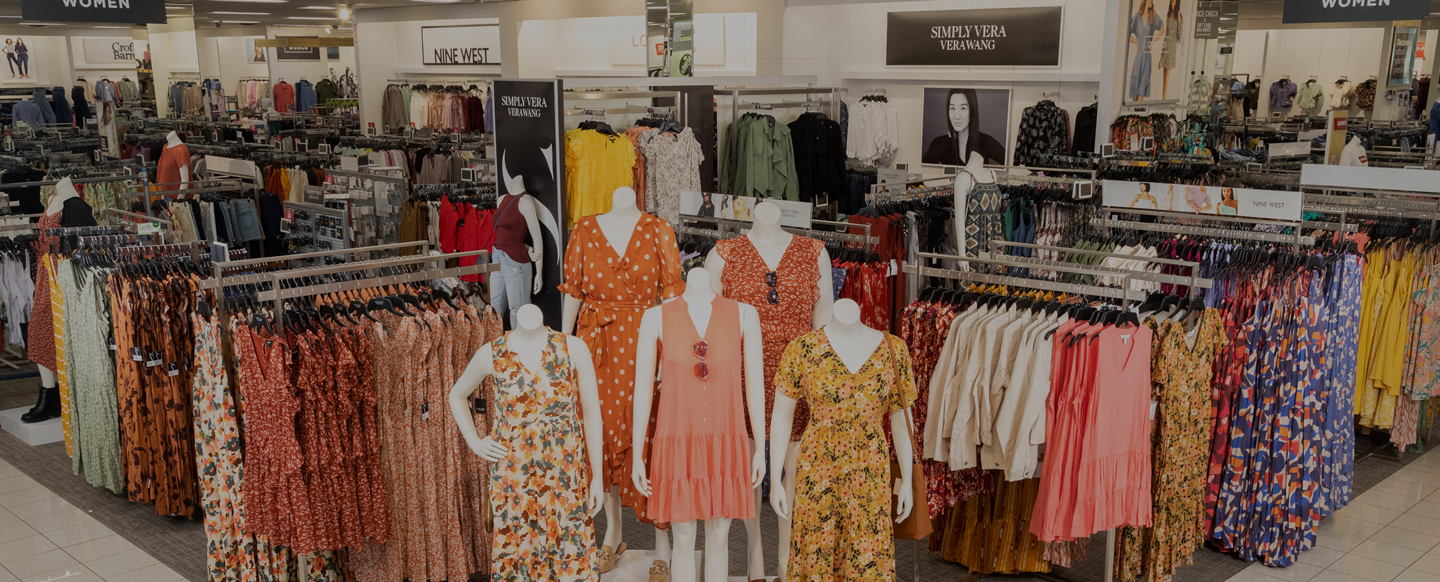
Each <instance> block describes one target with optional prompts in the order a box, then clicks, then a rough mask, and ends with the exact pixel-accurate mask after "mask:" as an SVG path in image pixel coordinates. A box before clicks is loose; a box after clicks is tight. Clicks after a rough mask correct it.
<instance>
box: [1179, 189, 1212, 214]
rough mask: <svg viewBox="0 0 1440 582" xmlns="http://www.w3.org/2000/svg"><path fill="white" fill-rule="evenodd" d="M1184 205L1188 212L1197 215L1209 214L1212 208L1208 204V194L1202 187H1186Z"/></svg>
mask: <svg viewBox="0 0 1440 582" xmlns="http://www.w3.org/2000/svg"><path fill="white" fill-rule="evenodd" d="M1185 204H1188V205H1189V206H1190V210H1191V211H1192V212H1195V213H1197V214H1204V213H1207V212H1210V208H1211V207H1212V204H1211V203H1210V193H1209V192H1207V191H1205V187H1204V186H1186V187H1185Z"/></svg>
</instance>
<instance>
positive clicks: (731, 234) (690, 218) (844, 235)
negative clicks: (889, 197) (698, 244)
mask: <svg viewBox="0 0 1440 582" xmlns="http://www.w3.org/2000/svg"><path fill="white" fill-rule="evenodd" d="M687 222H709V223H715V224H718V225H720V226H721V227H722V228H721V229H719V230H715V229H706V228H696V227H691V226H685V225H684V224H685V223H687ZM680 223H681V226H680V227H678V228H676V229H675V232H677V233H681V234H691V235H696V236H707V237H711V238H717V239H727V238H735V237H737V236H740V235H741V234H744V232H743V231H741V230H739V228H741V227H743V228H747V229H748V228H749V227H750V226H751V225H752V224H754V223H753V222H751V221H749V220H736V219H733V218H715V217H709V216H695V215H693V214H681V215H680ZM810 224H811V225H816V224H818V225H822V226H833V227H843V228H847V229H848V228H863V229H865V234H853V233H849V232H836V231H831V230H817V229H813V228H811V229H806V228H795V227H793V226H782V227H780V229H781V230H784V231H785V232H788V233H790V234H793V235H796V236H808V237H810V238H818V239H822V240H830V241H837V242H847V243H859V244H863V245H865V251H866V252H869V251H870V249H872V248H874V247H875V246H876V245H879V244H880V237H878V236H872V235H871V234H870V225H868V224H851V223H849V222H833V221H829V220H813V219H812V220H811V221H810ZM727 226H729V227H737V229H736V230H734V231H731V230H727V229H725V228H723V227H727Z"/></svg>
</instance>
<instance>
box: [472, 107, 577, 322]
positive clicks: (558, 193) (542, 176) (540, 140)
mask: <svg viewBox="0 0 1440 582" xmlns="http://www.w3.org/2000/svg"><path fill="white" fill-rule="evenodd" d="M491 91H492V94H493V95H494V98H495V106H494V108H492V109H491V110H490V112H491V114H492V115H494V116H495V150H494V151H495V173H496V180H495V181H496V182H497V186H498V188H499V190H498V192H499V193H500V195H501V196H505V195H507V194H529V195H530V196H533V197H534V198H535V201H536V202H538V203H539V208H537V210H538V212H537V214H539V216H537V218H539V222H540V234H541V238H544V239H545V240H544V242H543V243H539V244H543V245H544V253H543V254H544V257H545V258H544V261H545V264H544V265H541V266H539V267H538V268H539V270H540V273H541V275H542V277H543V280H544V281H545V286H544V287H543V288H542V289H541V291H540V293H539V294H536V295H533V296H532V297H531V300H530V301H529V303H534V304H535V305H536V306H537V307H539V308H540V310H541V311H542V312H544V313H545V325H547V326H549V327H551V328H554V329H559V328H560V323H561V322H560V313H561V295H560V290H559V289H558V288H557V285H559V283H560V281H561V276H560V266H561V265H563V264H565V261H564V252H565V242H566V241H565V233H564V230H563V229H564V226H565V222H564V221H565V196H564V192H565V156H564V155H563V152H564V151H565V138H564V131H565V123H564V115H565V107H564V105H565V104H564V101H563V98H562V97H561V95H562V91H564V89H563V86H562V85H561V81H559V80H549V81H510V80H504V79H500V80H496V81H495V83H494V85H493V88H492V89H491ZM557 151H558V152H561V153H562V155H555V152H557ZM537 243H538V241H537ZM516 303H517V304H523V303H521V302H516Z"/></svg>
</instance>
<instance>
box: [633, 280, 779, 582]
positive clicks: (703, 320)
mask: <svg viewBox="0 0 1440 582" xmlns="http://www.w3.org/2000/svg"><path fill="white" fill-rule="evenodd" d="M685 283H686V284H685V292H684V294H683V295H681V299H682V300H683V301H682V302H680V303H668V304H665V305H662V306H659V307H652V308H650V309H648V310H646V311H645V315H644V317H643V318H642V319H641V321H640V339H639V341H638V342H637V343H638V345H639V347H638V349H637V353H636V356H635V366H636V375H635V401H634V417H633V418H634V419H635V420H634V428H633V431H632V437H631V438H632V441H633V444H632V446H633V447H634V450H637V451H639V450H644V447H645V439H646V435H647V433H648V431H649V417H650V410H651V402H652V399H653V398H654V397H655V396H656V390H655V387H654V386H655V373H654V371H655V370H656V368H657V364H661V365H660V366H658V367H659V368H660V371H661V375H662V376H664V377H665V378H666V379H665V381H664V384H662V385H661V387H660V388H661V390H662V392H661V393H660V394H659V395H658V396H659V398H660V410H659V413H658V417H657V420H656V424H657V427H656V430H655V437H654V439H653V445H652V452H651V457H650V458H649V459H638V460H637V462H635V463H634V465H633V466H632V467H631V473H630V475H631V480H632V481H633V482H634V483H635V488H636V490H638V491H639V492H640V494H641V495H644V496H646V497H648V498H649V504H648V506H649V509H648V510H647V511H649V512H651V513H653V514H655V515H653V516H652V517H653V518H654V519H656V520H657V521H666V522H669V523H670V528H671V531H672V532H674V535H675V547H676V548H677V549H678V551H677V552H676V553H675V554H674V564H673V575H674V578H673V580H675V581H676V582H694V581H695V580H698V578H697V571H696V565H695V539H696V527H695V521H696V520H704V521H705V580H706V582H723V581H724V580H726V579H727V577H728V572H729V564H730V549H729V539H730V535H729V533H730V520H731V519H734V518H736V517H739V518H748V517H752V516H758V513H757V512H756V508H757V506H758V504H752V503H751V500H750V494H749V492H748V491H725V492H723V493H720V492H717V491H716V488H717V487H719V488H720V489H722V490H723V489H724V488H725V486H730V487H737V486H741V483H740V481H742V480H743V478H744V477H745V476H743V475H739V474H737V472H738V471H740V468H739V467H729V466H723V465H724V463H723V462H722V461H721V459H733V458H735V457H736V456H739V457H743V455H744V452H751V453H752V458H751V463H750V467H749V475H748V480H745V481H744V484H746V485H749V486H750V488H751V489H754V490H758V488H759V487H760V482H761V480H763V479H764V478H765V452H764V450H753V451H747V449H751V447H750V443H749V439H748V438H746V436H745V428H744V421H745V417H746V416H748V418H749V421H750V428H751V430H752V431H753V432H754V433H755V434H764V433H765V393H764V386H765V382H764V380H763V379H762V374H763V373H764V369H765V363H764V353H763V352H762V346H761V339H760V317H759V315H758V314H756V312H755V308H754V307H751V306H749V305H746V304H743V303H737V302H734V301H731V300H728V299H724V298H721V297H719V296H718V295H717V294H716V293H715V291H714V290H713V289H712V288H711V285H710V273H709V272H708V271H706V270H705V269H691V270H690V273H689V275H688V277H687V279H686V281H685ZM667 311H668V312H669V315H667V313H666V312H667ZM737 315H738V318H737V317H736V316H737ZM737 319H738V321H737ZM686 320H688V321H686ZM691 326H693V327H691ZM667 329H669V330H670V333H672V334H675V335H676V337H667V336H666V330H667ZM691 330H693V332H694V335H693V337H691V336H690V335H689V334H688V333H684V334H682V333H676V332H681V331H684V332H689V331H691ZM736 331H738V333H736ZM692 340H698V341H694V343H693V345H692V343H691V342H692ZM661 344H664V345H666V349H665V354H664V357H663V361H657V354H658V352H659V346H660V345H661ZM702 346H703V347H702ZM742 346H743V348H742ZM742 352H743V353H742ZM737 355H738V356H739V357H738V358H736V356H737ZM707 358H710V359H711V362H708V363H707V362H706V359H707ZM695 359H699V363H694V362H693V360H695ZM735 359H739V360H740V362H739V363H740V364H742V365H741V371H743V376H742V374H741V373H738V372H740V371H737V370H732V369H728V368H729V367H733V365H734V363H735V362H734V360H735ZM692 365H693V366H694V368H693V369H692ZM702 366H703V368H702ZM720 368H726V369H720ZM742 377H743V379H744V384H743V386H744V394H743V397H742V394H741V393H740V392H741V386H742V385H741V383H740V380H741V378H742ZM747 405H748V406H747ZM746 408H748V410H745V409H746ZM696 450H704V451H706V452H707V453H709V454H705V455H699V456H701V457H708V458H688V456H687V458H684V459H672V458H670V457H669V455H670V454H672V453H677V452H678V453H682V454H685V453H690V452H693V451H696ZM736 452H739V454H738V455H735V456H732V455H730V454H727V453H736ZM647 461H648V462H649V463H650V464H651V465H654V466H655V468H656V470H655V482H654V485H655V490H652V482H651V478H650V477H651V475H650V474H649V473H648V471H647V467H646V462H647ZM737 499H738V500H742V502H741V503H739V504H736V503H733V502H732V503H725V502H726V501H733V500H737ZM669 568H670V565H669V564H666V563H665V562H664V561H662V560H656V561H655V564H654V566H653V567H652V568H651V580H656V575H657V574H660V575H663V574H665V573H666V572H667V570H668V569H669Z"/></svg>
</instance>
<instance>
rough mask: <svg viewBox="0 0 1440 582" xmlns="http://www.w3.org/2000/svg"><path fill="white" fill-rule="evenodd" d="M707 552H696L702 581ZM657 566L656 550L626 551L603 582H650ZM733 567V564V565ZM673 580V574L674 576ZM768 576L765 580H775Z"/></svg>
mask: <svg viewBox="0 0 1440 582" xmlns="http://www.w3.org/2000/svg"><path fill="white" fill-rule="evenodd" d="M704 554H705V552H702V551H700V550H696V551H695V565H696V566H697V567H699V568H700V579H701V580H704V579H705V571H704V568H705V557H704ZM654 564H655V551H654V550H626V551H625V553H624V554H621V555H620V561H618V562H616V563H615V569H614V570H611V571H609V572H606V573H604V574H602V575H601V576H600V580H601V582H649V580H650V566H652V565H654ZM732 565H733V564H732ZM672 578H673V574H672ZM774 579H775V578H774V577H773V576H767V577H766V578H765V580H767V581H769V580H774ZM730 582H747V581H746V580H745V577H744V576H731V577H730Z"/></svg>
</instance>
